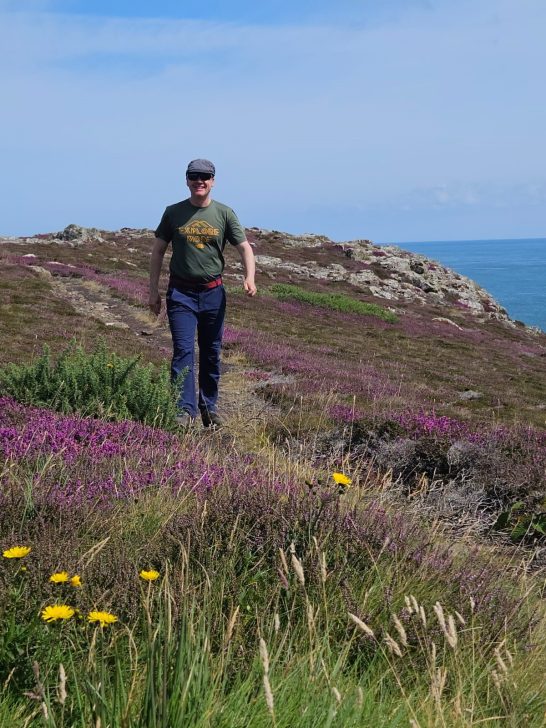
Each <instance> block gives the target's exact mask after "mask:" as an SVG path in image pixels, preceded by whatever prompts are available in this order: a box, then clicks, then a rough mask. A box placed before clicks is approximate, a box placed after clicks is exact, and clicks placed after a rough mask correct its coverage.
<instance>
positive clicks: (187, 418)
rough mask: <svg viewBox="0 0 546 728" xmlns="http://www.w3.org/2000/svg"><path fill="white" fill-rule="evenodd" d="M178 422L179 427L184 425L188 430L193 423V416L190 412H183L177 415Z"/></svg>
mask: <svg viewBox="0 0 546 728" xmlns="http://www.w3.org/2000/svg"><path fill="white" fill-rule="evenodd" d="M176 424H177V425H178V427H182V428H184V429H185V430H187V429H188V428H189V427H191V426H192V425H193V417H192V416H191V415H190V413H189V412H181V413H180V414H179V415H177V417H176Z"/></svg>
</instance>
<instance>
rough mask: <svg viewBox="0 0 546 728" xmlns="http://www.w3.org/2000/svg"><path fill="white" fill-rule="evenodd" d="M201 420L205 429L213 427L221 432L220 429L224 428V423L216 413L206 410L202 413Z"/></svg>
mask: <svg viewBox="0 0 546 728" xmlns="http://www.w3.org/2000/svg"><path fill="white" fill-rule="evenodd" d="M201 419H202V420H203V426H204V427H211V428H212V429H213V430H219V429H220V427H223V426H224V421H223V420H222V418H221V417H220V416H219V415H218V414H217V413H216V412H209V411H208V410H205V411H204V412H201Z"/></svg>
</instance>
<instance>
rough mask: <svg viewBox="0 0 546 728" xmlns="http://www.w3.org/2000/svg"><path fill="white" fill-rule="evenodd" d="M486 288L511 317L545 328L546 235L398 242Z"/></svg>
mask: <svg viewBox="0 0 546 728" xmlns="http://www.w3.org/2000/svg"><path fill="white" fill-rule="evenodd" d="M382 245H396V246H398V247H399V248H402V249H403V250H408V251H410V252H412V253H419V254H421V255H425V256H426V257H427V258H431V259H433V260H436V261H438V262H439V263H441V264H442V265H445V266H447V267H448V268H452V269H453V270H455V271H457V273H460V274H462V275H464V276H467V277H468V278H471V279H472V280H474V281H476V283H478V284H479V285H480V286H482V287H483V288H485V289H486V290H487V291H488V292H489V293H490V294H491V295H492V296H493V298H495V299H496V300H497V301H498V302H499V303H500V304H501V306H503V307H504V308H505V309H506V310H507V311H508V315H509V316H510V318H512V319H515V320H518V321H523V322H524V323H525V324H527V325H528V326H536V327H538V328H540V329H542V331H544V332H546V238H505V239H491V240H434V241H433V240H428V241H415V242H404V243H399V242H396V241H393V242H390V243H382Z"/></svg>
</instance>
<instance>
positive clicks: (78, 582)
mask: <svg viewBox="0 0 546 728" xmlns="http://www.w3.org/2000/svg"><path fill="white" fill-rule="evenodd" d="M70 583H71V584H72V586H81V585H82V578H81V576H79V574H74V576H73V577H72V578H71V579H70Z"/></svg>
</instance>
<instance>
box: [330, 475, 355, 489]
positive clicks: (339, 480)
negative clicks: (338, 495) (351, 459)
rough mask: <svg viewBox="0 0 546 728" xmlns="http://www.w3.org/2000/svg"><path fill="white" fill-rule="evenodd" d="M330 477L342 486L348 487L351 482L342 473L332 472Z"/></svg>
mask: <svg viewBox="0 0 546 728" xmlns="http://www.w3.org/2000/svg"><path fill="white" fill-rule="evenodd" d="M332 478H333V479H334V480H335V482H336V483H337V484H338V485H342V486H343V487H344V488H348V487H349V486H350V485H351V483H352V482H353V481H352V480H351V479H350V478H349V477H348V476H347V475H345V474H344V473H332Z"/></svg>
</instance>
